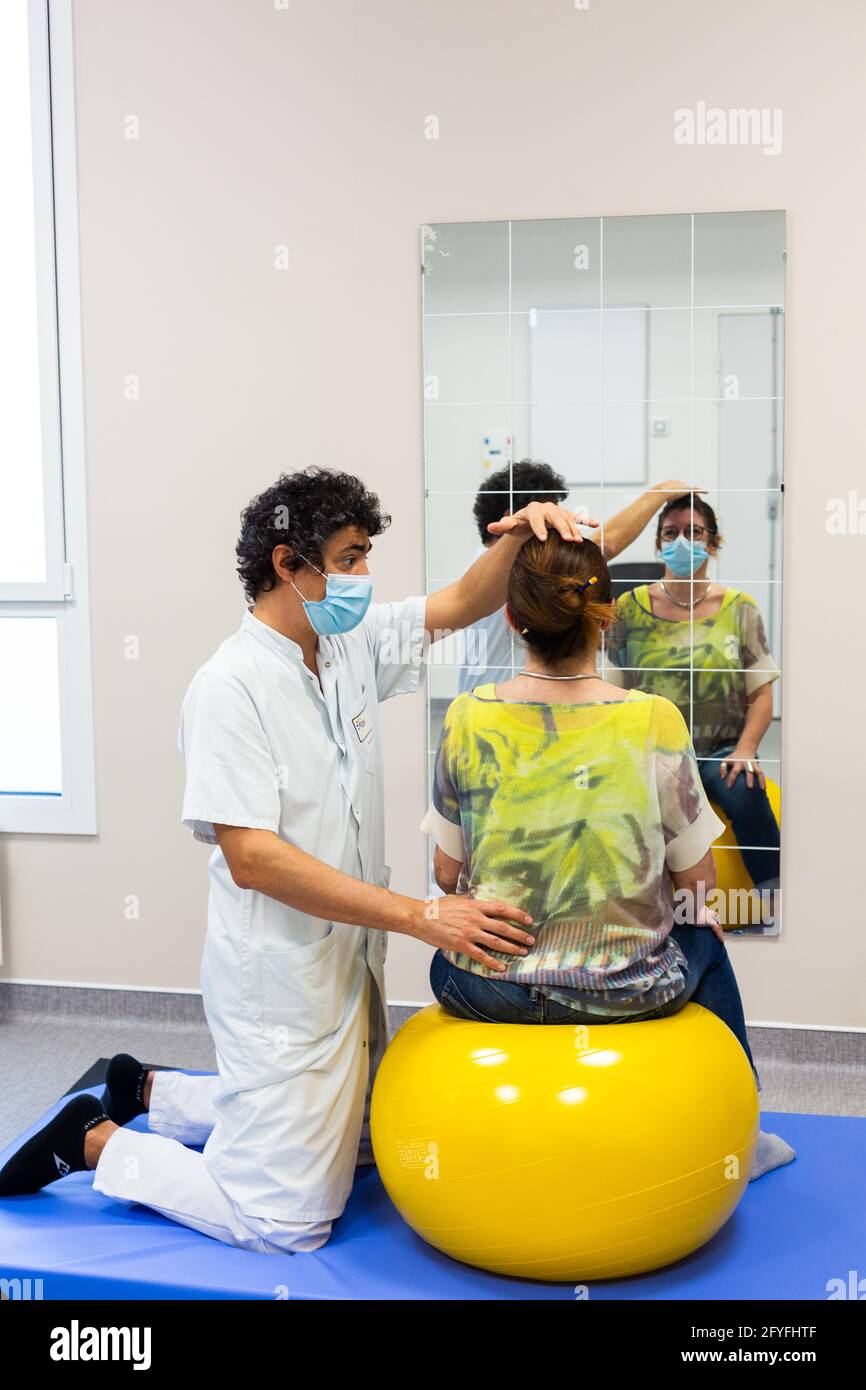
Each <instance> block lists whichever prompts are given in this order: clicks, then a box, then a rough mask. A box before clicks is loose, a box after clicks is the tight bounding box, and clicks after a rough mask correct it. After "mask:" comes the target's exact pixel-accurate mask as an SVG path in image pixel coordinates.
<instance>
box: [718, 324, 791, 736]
mask: <svg viewBox="0 0 866 1390" xmlns="http://www.w3.org/2000/svg"><path fill="white" fill-rule="evenodd" d="M732 377H736V379H737V382H738V383H739V389H740V394H741V397H752V398H754V397H761V398H763V399H751V400H749V402H748V405H746V406H745V408H743V407H742V406H741V405H738V404H737V403H736V402H733V403H731V404H727V403H726V402H725V400H724V399H723V400H722V402H721V404H720V406H719V454H718V457H719V475H718V476H719V488H720V489H721V490H723V491H724V490H725V489H733V490H736V489H740V488H742V489H745V490H746V492H745V495H744V497H743V499H742V500H743V501H745V502H747V503H748V500H749V499H751V500H752V502H753V505H748V504H747V505H745V506H738V507H737V509H736V518H737V525H736V528H735V529H734V530H732V531H730V532H725V525H724V503H725V499H724V496H722V497H721V499H720V504H721V511H722V521H721V526H722V531H723V533H724V534H725V546H724V550H723V552H722V557H723V560H722V570H721V575H720V577H721V578H723V579H725V578H727V579H730V580H731V581H732V582H733V583H735V584H737V585H738V587H742V588H743V589H745V590H747V591H748V581H749V580H764V579H769V580H779V579H781V577H782V570H781V554H782V546H781V539H782V537H781V507H780V498H779V494H778V492H777V491H767V492H762V491H760V489H764V488H766V489H778V487H779V484H780V482H781V460H782V400H781V396H782V321H781V318H780V316H779V315H778V314H776V313H774V312H772V311H770V310H763V309H762V310H756V311H754V312H751V311H743V312H740V313H729V314H726V313H720V314H719V395H720V396H721V397H724V396H725V386H726V383H730V380H731V378H732ZM755 489H758V490H757V491H756V490H755ZM755 598H756V600H757V602H758V603H759V604H760V605H761V609H762V611H763V616H764V623H765V624H766V628H767V640H768V641H769V644H770V650H771V651H772V653H773V655H774V656H775V658H776V660H777V661H778V660H779V656H780V649H779V646H780V640H781V632H782V623H781V611H782V608H781V605H782V586H781V584H778V583H772V584H770V585H769V593H768V590H767V588H764V587H763V585H762V586H761V587H760V588H757V589H756V593H755ZM776 695H777V701H776V703H777V705H778V683H777V685H776ZM776 712H777V713H778V709H777V711H776Z"/></svg>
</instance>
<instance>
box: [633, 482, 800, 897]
mask: <svg viewBox="0 0 866 1390" xmlns="http://www.w3.org/2000/svg"><path fill="white" fill-rule="evenodd" d="M721 544H722V538H721V536H720V534H719V527H718V523H717V521H716V514H715V512H714V511H713V509H712V507H711V506H710V505H709V503H707V502H705V501H704V500H703V498H701V497H697V496H694V497H692V496H684V497H676V498H673V499H672V500H671V501H670V502H668V503H667V505H666V506H665V507H664V508H663V509H662V511H661V513H660V515H659V520H658V527H657V530H656V549H657V551H658V553H659V555H660V557H661V559H662V561H663V563H664V566H665V572H664V576H663V577H662V578H661V579H660V580H658V581H657V582H656V583H654V584H642V585H640V586H639V587H638V588H636V589H634V590H632V591H631V592H630V593H627V594H623V595H622V596H621V598H620V599H619V600H618V601H617V605H616V617H615V620H614V623H613V625H612V627H611V629H610V631H609V633H608V634H607V639H606V643H605V647H606V656H607V658H608V659H609V661H610V662H612V663H613V667H607V668H606V670H605V674H606V675H607V676H608V678H609V679H611V680H612V681H614V682H615V683H616V684H619V685H622V686H624V687H625V688H626V689H639V690H647V691H652V692H654V693H655V694H657V695H665V696H666V697H667V698H668V699H669V700H672V701H673V703H674V704H675V705H676V706H677V707H678V708H679V710H680V712H681V713H682V715H683V717H684V718H685V720H686V722H687V723H688V724H689V725H690V727H691V733H692V742H693V744H694V747H695V752H696V753H697V756H698V759H699V763H698V766H699V768H700V774H701V780H702V782H703V784H704V787H705V788H706V791H707V794H708V796H709V797H710V799H711V800H712V801H714V802H715V803H716V805H717V806H719V807H721V809H722V811H723V812H724V814H725V815H726V816H727V818H728V820H729V821H730V822H731V827H732V829H733V832H734V835H735V836H736V839H737V843H738V845H739V846H740V853H741V854H742V857H743V863H744V864H745V866H746V870H747V872H748V873H749V875H750V876H751V878H752V881H753V882H754V884H755V885H756V887H758V888H764V889H766V890H768V891H769V890H771V889H773V888H775V887H777V886H778V881H779V827H778V825H777V824H776V819H775V817H774V815H773V811H772V808H771V806H770V802H769V799H768V797H767V792H766V782H765V778H764V773H763V771H762V770H761V765H760V763H759V761H758V748H759V746H760V743H761V739H762V738H763V736H764V734H765V733H766V731H767V728H768V727H769V724H770V721H771V719H772V717H773V692H772V683H773V681H776V680H778V678H779V670H778V667H777V666H776V663H775V662H774V660H773V658H772V656H771V654H770V649H769V647H768V645H767V638H766V634H765V631H764V623H763V620H762V618H761V612H760V609H759V608H758V605H757V604H756V603H755V600H754V599H753V598H751V597H750V596H749V595H748V594H744V593H742V592H741V591H740V590H738V589H731V588H728V587H727V586H726V585H724V584H718V583H716V582H714V581H713V580H711V579H710V578H709V577H708V574H707V569H708V566H709V562H710V560H711V559H712V558H713V556H715V555H716V554H717V553H718V551H719V548H720V546H721ZM693 631H694V637H693V636H692V633H693ZM692 666H693V668H694V669H693V671H692V670H690V668H691V667H692ZM615 668H619V669H615Z"/></svg>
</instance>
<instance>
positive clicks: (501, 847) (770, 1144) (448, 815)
mask: <svg viewBox="0 0 866 1390" xmlns="http://www.w3.org/2000/svg"><path fill="white" fill-rule="evenodd" d="M506 613H507V617H508V621H509V622H510V623H511V624H512V626H513V627H514V628H515V629H516V630H517V631H518V632H520V633H521V635H522V636H523V639H524V643H525V649H524V651H525V668H524V669H523V670H521V671H518V673H517V674H516V675H515V676H514V677H513V678H511V679H506V680H504V681H499V682H491V683H489V684H487V685H481V686H479V687H478V688H477V689H476V690H474V691H472V692H467V693H465V694H462V695H459V696H458V697H457V699H456V700H454V701H453V702H452V704H451V705H450V707H449V709H448V713H447V715H446V717H445V723H444V726H443V730H442V734H441V738H440V741H439V749H438V753H437V758H436V770H435V775H434V782H433V804H432V806H431V807H430V810H429V811H428V813H427V816H426V817H425V820H424V824H423V827H422V828H423V829H424V830H426V831H427V832H428V834H430V835H431V836H432V837H433V838H434V840H435V842H436V851H435V857H434V868H435V873H436V880H437V882H438V883H439V886H440V887H441V888H442V889H443V890H444V891H445V892H446V893H453V892H455V890H456V891H457V892H468V893H470V894H474V895H477V896H479V897H486V898H496V899H501V900H503V901H505V902H509V903H512V904H513V905H515V906H517V907H520V908H522V909H523V910H524V911H526V912H528V913H530V914H531V916H532V920H533V923H534V926H533V933H534V935H535V942H534V944H533V945H532V946H531V947H530V948H529V950H528V951H527V952H526V953H525V954H524V956H523V958H522V959H521V958H520V957H515V956H513V955H512V956H504V955H502V954H501V953H497V951H496V943H495V941H493V940H491V941H490V943H489V944H488V946H487V948H486V949H487V953H488V955H490V956H492V957H493V960H492V961H491V963H490V964H487V963H485V960H484V959H482V958H481V957H482V955H483V952H482V951H481V949H480V948H479V950H478V951H477V952H473V953H470V954H466V953H460V952H456V951H444V950H439V951H437V952H436V954H435V956H434V957H433V961H432V965H431V970H430V982H431V985H432V988H433V992H434V994H435V995H436V998H437V999H438V1000H439V1001H440V1003H441V1004H442V1006H443V1008H445V1009H446V1010H447V1011H448V1012H449V1013H452V1014H455V1015H456V1016H457V1017H459V1018H464V1019H481V1020H487V1021H491V1022H494V1023H495V1022H507V1023H526V1024H541V1025H549V1024H558V1023H559V1024H585V1023H611V1022H620V1023H623V1022H626V1023H632V1022H637V1021H639V1020H645V1019H655V1018H664V1017H666V1016H668V1015H670V1014H674V1013H677V1012H678V1011H679V1010H680V1009H682V1008H683V1007H684V1006H685V1004H686V1003H687V1002H688V1001H689V1000H693V1001H694V1002H695V1003H697V1004H702V1005H703V1006H704V1007H705V1008H707V1009H709V1010H710V1011H711V1012H712V1013H714V1014H716V1015H717V1016H718V1017H719V1018H721V1019H722V1020H723V1022H725V1023H726V1024H727V1025H728V1027H729V1028H730V1029H731V1031H732V1032H733V1033H734V1035H735V1036H736V1037H737V1038H738V1039H739V1041H740V1043H741V1045H742V1047H743V1050H744V1051H745V1053H746V1056H747V1057H748V1059H749V1061H750V1062H751V1061H752V1057H751V1053H750V1051H749V1041H748V1036H747V1033H746V1025H745V1020H744V1018H743V1008H742V1003H741V1000H740V994H739V990H738V988H737V981H736V978H735V976H734V971H733V968H732V966H731V962H730V959H729V957H728V953H727V949H726V946H725V942H724V936H723V932H722V929H721V927H720V926H719V924H718V919H717V918H716V916H715V914H714V913H712V912H709V911H708V910H707V909H706V907H702V906H701V904H702V902H705V899H702V895H701V889H702V888H703V889H704V891H705V892H706V891H708V890H711V889H712V888H713V885H714V882H715V869H714V863H713V856H712V848H711V847H712V844H713V841H714V840H715V839H716V837H717V836H718V834H719V831H720V829H721V828H722V825H721V821H720V820H719V819H718V817H717V816H716V815H715V814H714V812H713V811H712V809H711V807H710V805H709V802H708V799H707V794H706V792H705V790H704V787H703V785H702V783H701V778H700V776H699V773H698V769H697V763H696V759H695V754H694V750H693V748H692V745H691V742H690V739H689V732H688V729H687V727H686V722H685V720H684V719H683V716H682V714H681V713H680V711H679V710H678V709H677V708H676V707H675V705H673V704H671V702H670V701H669V700H666V699H664V698H662V697H660V696H659V695H657V694H650V693H647V692H644V691H639V690H629V691H624V690H623V689H622V688H620V687H617V686H613V685H609V684H608V683H607V682H606V681H605V680H604V679H603V678H602V677H601V676H600V675H598V673H597V669H596V657H597V652H598V647H599V644H600V640H601V633H602V631H603V630H604V629H605V628H607V627H608V626H609V624H610V623H611V621H612V619H613V616H614V605H613V602H612V594H611V581H610V574H609V572H608V568H607V565H606V563H605V561H604V559H603V557H602V554H601V551H600V550H599V548H598V546H597V545H594V544H593V543H592V542H591V541H585V542H584V544H583V545H579V546H577V545H567V544H566V543H565V542H563V541H561V540H560V538H559V537H558V536H556V535H554V534H552V533H551V535H549V536H548V539H547V540H546V541H540V540H537V539H535V540H530V541H527V543H526V545H525V546H524V547H523V549H522V550H521V552H520V554H519V555H518V557H517V559H516V560H515V562H514V565H513V568H512V570H511V575H510V577H509V583H508V605H507V609H506ZM674 889H676V890H677V894H678V895H677V904H678V905H682V906H683V907H684V908H685V916H686V919H687V921H688V922H693V923H694V925H678V924H677V923H675V902H674ZM676 911H677V916H678V917H679V916H680V915H681V914H680V912H679V908H677V909H676ZM793 1156H794V1155H793V1151H792V1150H791V1149H790V1148H789V1147H788V1145H786V1144H785V1143H784V1141H783V1140H781V1139H779V1138H778V1136H774V1135H765V1134H762V1135H761V1137H760V1140H759V1145H758V1150H757V1156H756V1161H755V1167H754V1168H753V1170H752V1173H751V1176H752V1177H756V1176H758V1175H759V1174H760V1173H761V1172H765V1171H766V1170H767V1169H768V1168H772V1167H776V1166H778V1165H779V1164H780V1163H786V1162H789V1161H790V1160H791V1158H793Z"/></svg>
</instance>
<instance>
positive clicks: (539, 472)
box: [459, 459, 687, 695]
mask: <svg viewBox="0 0 866 1390" xmlns="http://www.w3.org/2000/svg"><path fill="white" fill-rule="evenodd" d="M686 487H687V485H686V484H685V483H679V482H665V483H657V484H656V486H655V489H654V490H653V491H652V492H645V493H643V494H642V495H641V496H640V497H638V498H637V499H636V501H634V502H631V503H630V504H629V505H628V506H627V507H624V508H623V510H622V511H621V512H617V513H616V515H615V516H612V517H611V519H610V521H607V522H605V525H604V531H603V534H602V531H601V530H600V529H599V530H595V531H592V532H591V534H590V539H591V540H594V541H595V542H596V544H597V545H598V546H599V547H600V548H601V550H602V553H603V555H604V557H605V559H606V560H612V559H613V558H614V557H615V556H616V555H619V554H620V552H621V551H623V550H625V548H626V546H629V545H631V543H632V541H634V540H636V539H637V537H638V536H639V535H640V533H641V531H643V529H644V527H645V526H647V525H648V524H649V522H650V521H651V520H652V518H653V516H654V515H655V513H656V512H657V511H658V509H659V507H660V506H661V505H662V503H663V502H664V501H665V499H666V498H669V497H670V496H671V495H672V494H673V495H674V496H676V495H678V494H679V492H680V491H681V490H685V489H686ZM567 495H568V484H567V483H566V481H565V479H564V478H563V477H562V476H561V474H559V473H556V472H554V470H553V469H552V468H551V467H550V464H548V463H536V462H534V461H533V460H532V459H521V461H520V462H519V463H515V464H513V465H512V466H510V467H509V465H506V466H505V467H504V468H499V469H497V471H496V472H495V473H491V474H490V476H489V478H485V480H484V482H483V483H482V484H481V486H480V488H479V489H478V495H477V497H476V498H475V506H474V507H473V509H472V514H473V516H474V517H475V523H476V525H477V527H478V534H479V537H480V539H481V545H480V547H479V549H478V551H477V552H476V557H477V556H478V555H483V553H484V551H485V550H488V549H489V548H490V546H492V545H495V544H496V541H497V537H496V536H492V535H491V534H490V531H489V529H488V528H489V526H490V524H491V523H492V522H495V521H500V520H501V518H502V517H503V516H507V515H509V514H510V513H511V512H516V511H519V510H520V508H521V507H526V506H528V504H529V503H530V502H563V501H564V500H565V498H566V497H567ZM464 642H465V646H464V651H465V664H464V665H463V666H462V667H461V669H460V676H459V683H460V693H461V695H462V694H463V693H464V691H467V690H474V689H475V687H476V686H478V685H486V684H487V683H488V682H489V681H492V682H493V683H494V684H495V683H496V682H497V681H503V680H506V679H508V677H509V676H510V675H511V670H512V666H513V665H514V664H515V663H516V664H517V665H518V666H519V665H520V663H521V661H522V650H523V643H522V642H521V641H520V638H519V637H517V636H516V635H515V634H514V633H513V632H512V630H511V628H510V627H509V625H508V623H507V622H506V620H505V610H504V609H502V608H499V609H497V610H496V612H495V613H491V614H490V616H489V617H487V618H482V619H481V621H480V622H477V623H473V625H472V626H471V627H469V628H467V629H466V632H465V634H464ZM512 643H513V649H512Z"/></svg>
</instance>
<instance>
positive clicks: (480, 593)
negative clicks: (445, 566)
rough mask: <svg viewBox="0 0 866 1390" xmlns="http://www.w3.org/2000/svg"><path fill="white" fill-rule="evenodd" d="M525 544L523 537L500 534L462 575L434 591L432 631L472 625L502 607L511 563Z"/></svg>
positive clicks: (430, 611)
mask: <svg viewBox="0 0 866 1390" xmlns="http://www.w3.org/2000/svg"><path fill="white" fill-rule="evenodd" d="M522 545H523V540H522V539H520V540H518V539H517V538H515V537H514V536H500V537H499V539H498V540H497V541H496V543H495V544H494V545H491V546H489V547H488V548H487V550H485V552H484V554H483V555H479V557H478V559H477V560H475V561H474V562H473V563H472V564H471V565H470V566H469V568H468V570H467V571H466V573H465V574H464V575H462V576H461V577H460V579H458V580H456V581H455V583H453V584H449V585H448V588H447V589H439V590H437V592H436V593H433V594H431V595H430V596H429V598H428V599H427V613H426V618H425V625H426V627H427V630H428V632H442V631H445V630H449V631H451V630H454V629H456V628H462V627H469V626H470V624H471V623H476V622H478V619H479V618H486V617H487V615H488V614H489V613H495V612H496V610H497V609H498V608H501V607H502V605H503V604H504V603H505V600H506V597H507V595H508V576H509V574H510V573H511V566H512V565H513V564H514V561H515V559H516V558H517V556H518V554H519V553H520V548H521V546H522Z"/></svg>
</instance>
